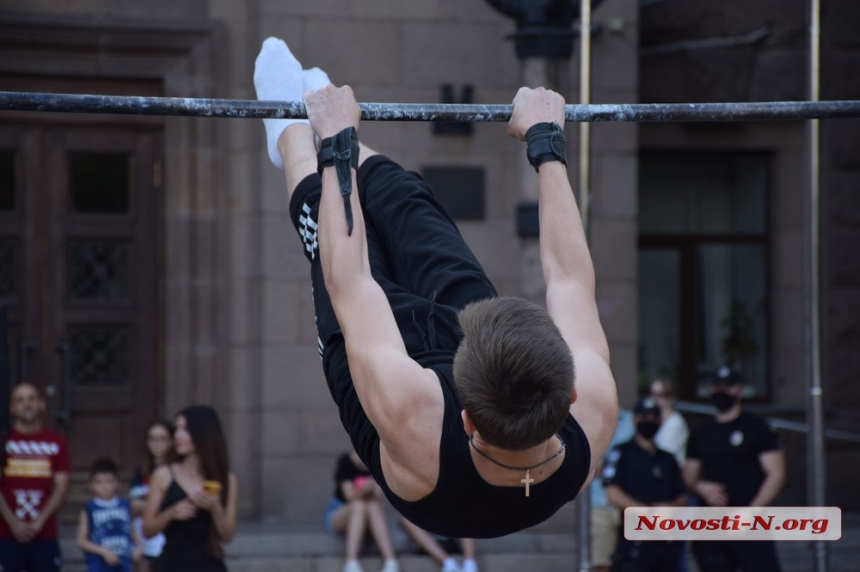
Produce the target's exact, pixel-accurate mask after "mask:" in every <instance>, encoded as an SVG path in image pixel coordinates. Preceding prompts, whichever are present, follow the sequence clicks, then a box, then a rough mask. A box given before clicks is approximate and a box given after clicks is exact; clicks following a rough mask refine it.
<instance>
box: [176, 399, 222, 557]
mask: <svg viewBox="0 0 860 572" xmlns="http://www.w3.org/2000/svg"><path fill="white" fill-rule="evenodd" d="M180 415H181V416H182V417H184V418H185V427H186V429H187V431H188V434H189V435H190V436H191V441H192V442H193V443H194V452H195V454H196V455H197V458H198V460H199V461H200V471H201V472H202V473H203V478H204V479H205V480H208V481H218V482H219V483H221V505H222V506H225V507H226V506H227V496H228V493H229V492H230V491H229V487H230V462H229V460H228V458H227V443H226V441H225V440H224V432H223V431H222V430H221V421H220V420H219V419H218V413H216V412H215V410H214V409H212V408H211V407H208V406H206V405H192V406H190V407H186V408H185V409H183V410H182V411H180V412H179V413H177V414H176V416H177V417H179V416H180ZM209 548H210V552H211V553H212V556H215V557H216V558H221V557H223V550H222V549H221V543H220V541H219V539H218V534H217V533H216V532H215V527H214V526H213V527H212V536H211V542H210V545H209Z"/></svg>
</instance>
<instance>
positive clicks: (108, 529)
mask: <svg viewBox="0 0 860 572" xmlns="http://www.w3.org/2000/svg"><path fill="white" fill-rule="evenodd" d="M89 485H90V491H91V492H92V493H93V494H94V495H95V498H94V499H93V500H91V501H90V502H88V503H87V504H86V505H85V506H84V508H83V509H81V516H80V519H79V520H78V536H77V543H78V546H79V547H80V548H81V550H83V551H84V555H85V556H86V560H87V570H88V572H131V571H132V561H133V560H135V561H136V560H138V559H139V558H140V554H141V552H142V551H143V544H142V543H141V540H140V538H139V537H138V535H137V532H136V531H135V530H134V528H133V527H132V526H131V520H132V515H131V505H130V504H129V502H128V501H127V500H126V499H122V498H119V497H117V496H116V492H117V489H119V470H118V469H117V466H116V463H114V462H113V461H112V460H110V459H99V460H98V461H96V462H95V463H93V466H92V468H91V469H90V482H89Z"/></svg>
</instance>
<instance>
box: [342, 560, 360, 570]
mask: <svg viewBox="0 0 860 572" xmlns="http://www.w3.org/2000/svg"><path fill="white" fill-rule="evenodd" d="M343 572H364V569H363V568H362V567H361V563H359V561H358V560H347V561H346V564H344V565H343Z"/></svg>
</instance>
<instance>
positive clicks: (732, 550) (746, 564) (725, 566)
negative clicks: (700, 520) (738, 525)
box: [693, 540, 779, 572]
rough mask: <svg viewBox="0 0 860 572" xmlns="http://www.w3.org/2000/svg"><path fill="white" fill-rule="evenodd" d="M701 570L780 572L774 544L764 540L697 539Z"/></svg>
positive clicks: (694, 551) (697, 559)
mask: <svg viewBox="0 0 860 572" xmlns="http://www.w3.org/2000/svg"><path fill="white" fill-rule="evenodd" d="M693 554H694V555H695V556H696V563H698V565H699V570H700V572H736V571H737V570H740V571H742V572H779V560H778V559H777V557H776V545H775V544H774V543H773V542H771V541H767V540H761V541H758V540H756V541H753V540H748V541H747V540H745V541H740V540H737V541H720V542H718V541H702V540H700V541H696V542H693Z"/></svg>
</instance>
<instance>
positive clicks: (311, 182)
mask: <svg viewBox="0 0 860 572" xmlns="http://www.w3.org/2000/svg"><path fill="white" fill-rule="evenodd" d="M357 179H358V193H359V199H360V201H361V206H362V210H363V212H364V223H365V229H366V234H367V249H368V256H369V259H370V270H371V273H372V275H373V278H374V279H375V280H376V281H377V282H378V283H379V285H380V286H381V287H382V289H383V290H384V291H385V294H386V296H387V297H388V302H389V304H390V306H391V311H392V312H393V314H394V318H395V320H396V321H397V325H398V327H399V329H400V334H401V336H402V337H403V341H404V343H405V345H406V350H407V351H408V352H409V355H410V356H412V357H413V359H416V360H417V361H419V362H422V358H429V359H430V360H431V361H432V360H447V361H448V362H449V363H450V361H451V360H453V355H454V352H455V351H456V349H457V345H458V344H459V341H460V334H459V331H458V327H457V313H458V312H459V311H460V310H461V309H462V308H463V307H464V306H465V305H466V304H468V303H469V302H472V301H476V300H482V299H485V298H489V297H492V296H495V295H496V291H495V289H494V288H493V285H492V284H491V283H490V280H489V279H488V278H487V276H486V274H485V273H484V270H483V269H482V268H481V265H480V264H479V263H478V261H477V259H476V258H475V256H474V255H473V254H472V252H471V251H470V250H469V247H468V246H466V243H465V242H464V241H463V238H462V236H461V235H460V232H459V231H458V230H457V227H456V226H455V224H454V221H453V220H452V219H451V217H450V216H449V215H448V213H446V212H445V210H444V209H443V208H442V205H441V204H439V202H438V201H437V200H436V198H435V197H434V196H433V193H432V191H431V190H430V188H429V187H428V186H427V184H426V183H425V182H424V181H423V179H421V177H420V176H418V175H417V174H416V173H412V172H407V171H405V170H404V169H403V168H402V167H400V166H399V165H397V164H396V163H394V162H393V161H391V160H390V159H388V158H387V157H384V156H381V155H377V156H375V157H371V158H370V159H368V160H367V161H365V162H364V164H363V165H362V166H361V169H359V172H358V177H357ZM321 192H322V181H321V179H320V177H319V176H318V175H310V176H308V177H306V178H305V179H304V180H303V181H302V182H301V183H299V185H298V187H297V188H296V191H295V192H294V193H293V197H292V199H291V201H290V216H291V218H292V221H293V224H294V225H295V227H296V230H297V231H298V233H299V237H300V239H301V240H302V244H303V246H304V249H305V255H306V256H307V258H308V260H309V261H310V262H311V285H312V287H313V298H314V312H315V316H316V326H317V336H318V343H319V350H320V355H321V357H322V360H323V371H324V373H325V377H326V381H327V382H328V386H329V391H331V394H332V398H333V399H334V401H335V403H337V405H338V408H339V409H340V416H341V422H342V423H343V426H344V428H345V429H346V430H347V432H348V433H349V435H350V437H351V438H352V442H353V446H354V447H355V449H356V451H357V452H358V454H359V456H360V457H361V458H362V460H363V461H364V462H365V463H366V464H367V465H368V466H370V463H369V461H370V454H371V449H372V448H373V447H374V445H375V442H376V441H378V436H377V434H376V430H375V429H374V428H373V426H372V425H371V424H370V422H369V420H368V419H367V416H366V415H365V413H364V411H363V409H362V408H361V404H360V403H359V401H358V396H357V395H356V393H355V388H354V387H353V384H352V377H351V376H350V373H349V364H348V363H347V359H346V348H345V344H344V340H343V334H342V332H341V330H340V326H339V325H338V323H337V318H336V317H335V315H334V310H333V309H332V306H331V300H330V298H329V295H328V292H327V291H326V288H325V280H324V279H323V272H322V265H321V264H320V256H319V254H320V253H319V248H318V244H317V228H318V220H319V201H320V197H321Z"/></svg>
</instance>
